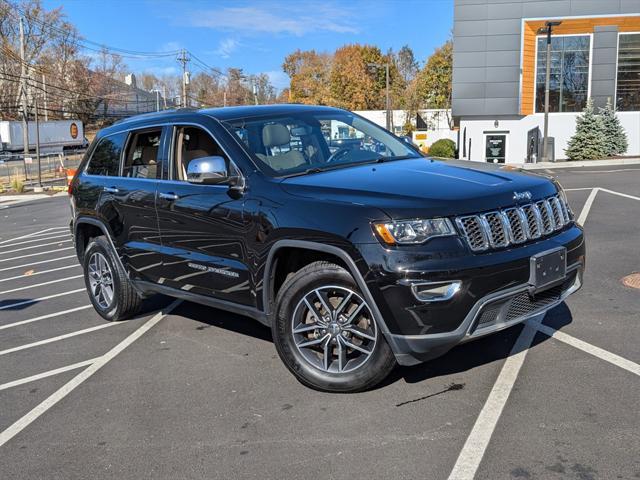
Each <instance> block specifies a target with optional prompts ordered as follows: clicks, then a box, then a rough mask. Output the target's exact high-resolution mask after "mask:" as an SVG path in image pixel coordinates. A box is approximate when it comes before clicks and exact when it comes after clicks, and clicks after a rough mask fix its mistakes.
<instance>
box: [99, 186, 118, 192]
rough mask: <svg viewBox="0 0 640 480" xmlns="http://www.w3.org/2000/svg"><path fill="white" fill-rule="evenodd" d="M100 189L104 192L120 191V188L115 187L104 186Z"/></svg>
mask: <svg viewBox="0 0 640 480" xmlns="http://www.w3.org/2000/svg"><path fill="white" fill-rule="evenodd" d="M102 191H103V192H106V193H118V192H120V190H118V189H117V188H116V187H104V188H103V189H102Z"/></svg>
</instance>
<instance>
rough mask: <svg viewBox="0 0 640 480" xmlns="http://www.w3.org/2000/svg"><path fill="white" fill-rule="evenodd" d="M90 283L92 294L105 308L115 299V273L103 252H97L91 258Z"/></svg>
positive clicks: (89, 266) (89, 268) (101, 306)
mask: <svg viewBox="0 0 640 480" xmlns="http://www.w3.org/2000/svg"><path fill="white" fill-rule="evenodd" d="M88 274H89V285H90V287H91V295H92V296H93V298H94V299H95V301H96V302H97V303H98V305H99V306H100V308H102V309H103V310H105V309H107V308H109V306H110V305H111V302H112V301H113V292H114V289H113V273H112V272H111V267H110V266H109V262H107V259H106V258H105V257H104V255H103V254H102V253H99V252H95V253H94V254H92V255H91V257H90V258H89V265H88Z"/></svg>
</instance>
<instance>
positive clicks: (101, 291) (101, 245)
mask: <svg viewBox="0 0 640 480" xmlns="http://www.w3.org/2000/svg"><path fill="white" fill-rule="evenodd" d="M83 266H84V281H85V285H86V287H87V293H88V294H89V299H90V300H91V303H92V304H93V306H94V308H95V309H96V311H97V312H98V313H99V314H100V316H101V317H103V318H104V319H106V320H109V321H116V320H125V319H127V318H129V317H131V316H133V315H135V314H136V313H137V312H138V311H139V309H140V305H141V304H142V298H141V297H140V295H139V294H138V292H137V291H136V290H135V289H134V288H133V286H132V285H131V281H130V280H129V278H128V277H127V274H126V273H125V272H124V271H123V270H122V268H121V266H120V262H118V261H117V259H116V258H115V255H114V253H113V251H112V248H111V245H110V244H109V242H108V241H107V239H106V238H105V237H104V236H99V237H95V238H93V239H91V241H90V242H89V245H87V248H86V250H85V254H84V265H83Z"/></svg>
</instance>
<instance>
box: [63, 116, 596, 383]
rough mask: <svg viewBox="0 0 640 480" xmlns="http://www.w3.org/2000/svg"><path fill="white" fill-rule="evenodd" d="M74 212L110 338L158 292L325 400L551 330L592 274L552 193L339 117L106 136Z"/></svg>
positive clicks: (83, 170)
mask: <svg viewBox="0 0 640 480" xmlns="http://www.w3.org/2000/svg"><path fill="white" fill-rule="evenodd" d="M70 195H71V204H72V210H73V221H72V230H73V235H74V238H75V245H76V250H77V253H78V257H79V259H80V262H81V263H82V265H83V266H84V272H85V279H86V285H87V290H88V291H89V296H90V298H91V301H92V302H93V305H94V306H95V308H96V310H97V311H98V312H99V313H100V315H102V316H103V317H104V318H105V319H107V320H120V319H124V318H127V317H130V316H131V315H133V314H134V313H135V312H136V310H137V308H138V307H139V305H140V303H141V299H142V298H143V297H145V296H147V295H149V294H151V293H157V292H159V293H162V294H166V295H170V296H173V297H178V298H183V299H186V300H190V301H194V302H199V303H204V304H207V305H211V306H213V307H216V308H220V309H223V310H228V311H231V312H235V313H240V314H243V315H247V316H249V317H252V318H254V319H256V320H258V321H260V322H262V323H264V324H265V325H267V326H269V327H270V328H271V330H272V332H273V339H274V343H275V346H276V349H277V351H278V353H279V355H280V357H281V358H282V360H283V362H284V363H285V365H286V366H287V367H288V368H289V370H291V372H292V373H293V374H294V375H295V376H296V377H297V378H298V379H299V380H300V381H301V382H302V383H304V384H305V385H308V386H311V387H313V388H317V389H321V390H328V391H339V392H353V391H359V390H364V389H367V388H370V387H372V386H373V385H375V384H376V383H378V382H380V381H381V380H382V379H383V378H385V376H387V375H388V374H389V372H390V371H391V370H392V369H393V368H394V366H395V365H396V363H399V364H401V365H413V364H416V363H418V362H422V361H425V360H428V359H431V358H434V357H436V356H438V355H442V354H443V353H445V352H446V351H448V350H449V349H451V348H452V347H453V346H455V345H457V344H459V343H461V342H466V341H468V340H473V339H476V338H479V337H482V336H483V335H486V334H489V333H493V332H496V331H498V330H501V329H503V328H506V327H509V326H511V325H514V324H516V323H519V322H522V321H523V320H526V319H527V318H530V317H532V316H534V315H537V314H540V313H543V312H545V311H546V310H548V309H550V308H552V307H554V306H556V305H558V304H559V303H560V302H562V301H563V300H564V299H565V298H566V297H567V296H568V295H570V294H571V293H573V292H575V291H576V290H577V289H578V288H580V285H581V282H582V272H583V268H584V265H585V244H584V238H583V231H582V229H581V228H580V226H578V225H577V224H576V223H575V221H574V218H573V214H572V213H571V211H570V209H569V207H568V205H567V201H566V198H565V195H564V192H563V191H562V188H561V187H560V185H558V184H557V183H555V182H554V181H552V180H550V179H549V178H547V177H543V176H539V175H532V174H527V173H523V172H519V171H514V170H509V169H505V168H498V167H494V166H491V165H484V164H477V163H470V162H457V161H450V162H442V161H435V160H432V159H429V158H425V157H423V156H422V155H421V154H420V152H419V151H418V150H416V149H415V148H414V147H413V146H411V145H409V144H408V143H407V142H405V141H403V140H401V139H399V138H397V137H395V136H393V135H392V134H390V133H389V132H387V131H386V130H383V129H382V128H379V127H378V126H376V125H374V124H372V123H371V122H369V121H367V120H365V119H363V118H361V117H359V116H358V115H355V114H353V113H350V112H347V111H344V110H340V109H336V108H329V107H312V106H301V105H274V106H260V107H235V108H221V109H209V110H198V111H195V110H178V111H168V112H162V113H158V114H149V115H142V116H138V117H133V118H130V119H128V120H126V121H123V122H120V123H118V124H115V125H114V126H112V127H109V128H107V129H105V130H103V131H101V132H100V133H99V134H98V136H97V137H96V139H95V140H94V141H93V143H92V144H91V147H90V148H89V150H88V152H87V154H86V157H85V159H84V160H83V163H82V165H81V167H80V168H79V171H78V174H77V175H76V177H75V178H74V179H73V181H72V182H71V184H70ZM212 314H214V315H215V313H214V312H212Z"/></svg>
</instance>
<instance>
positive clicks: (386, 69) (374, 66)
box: [367, 62, 391, 131]
mask: <svg viewBox="0 0 640 480" xmlns="http://www.w3.org/2000/svg"><path fill="white" fill-rule="evenodd" d="M367 66H368V67H369V68H372V69H377V68H384V72H385V85H386V86H385V97H386V100H385V107H386V110H387V119H386V125H387V130H389V131H391V100H390V98H389V63H388V62H387V63H367Z"/></svg>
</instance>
